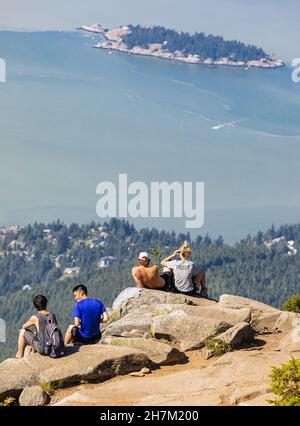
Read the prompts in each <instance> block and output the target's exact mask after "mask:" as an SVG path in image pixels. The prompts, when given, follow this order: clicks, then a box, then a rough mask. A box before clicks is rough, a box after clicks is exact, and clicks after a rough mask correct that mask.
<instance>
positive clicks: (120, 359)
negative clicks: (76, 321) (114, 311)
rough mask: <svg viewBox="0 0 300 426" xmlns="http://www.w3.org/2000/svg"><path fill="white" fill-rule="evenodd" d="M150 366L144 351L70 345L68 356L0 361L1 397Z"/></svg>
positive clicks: (62, 385) (101, 379) (100, 378)
mask: <svg viewBox="0 0 300 426" xmlns="http://www.w3.org/2000/svg"><path fill="white" fill-rule="evenodd" d="M149 365H150V366H151V365H152V363H151V361H150V360H149V358H148V357H147V356H146V355H145V354H144V353H143V352H142V351H139V350H137V349H133V348H131V349H130V348H127V347H116V346H105V345H99V344H98V345H90V346H81V347H80V348H76V347H75V348H68V351H67V354H66V356H65V357H63V358H58V359H51V358H49V357H43V356H40V355H38V354H34V355H32V356H31V357H30V358H29V359H28V360H17V359H8V360H6V361H4V362H2V363H1V364H0V400H3V399H4V398H5V397H7V396H14V397H16V396H18V395H19V394H20V393H21V392H22V390H23V389H25V388H26V387H30V386H35V385H41V386H46V387H47V388H50V389H55V388H56V387H68V386H72V385H74V384H78V383H80V382H82V381H86V382H89V381H97V382H101V381H105V380H108V379H110V378H112V377H114V376H116V375H120V374H127V373H130V372H132V371H139V370H140V369H141V368H143V367H147V366H149Z"/></svg>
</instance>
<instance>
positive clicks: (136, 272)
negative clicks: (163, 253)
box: [132, 251, 170, 290]
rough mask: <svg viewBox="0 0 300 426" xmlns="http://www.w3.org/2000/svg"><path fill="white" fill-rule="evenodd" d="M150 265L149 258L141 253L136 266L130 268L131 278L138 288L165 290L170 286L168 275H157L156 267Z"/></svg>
mask: <svg viewBox="0 0 300 426" xmlns="http://www.w3.org/2000/svg"><path fill="white" fill-rule="evenodd" d="M149 265H150V258H149V255H148V253H147V252H145V251H142V252H141V253H140V254H139V257H138V266H134V267H133V268H132V276H133V278H134V281H135V282H136V285H137V287H138V288H149V289H153V290H167V289H168V288H169V285H170V276H169V275H168V273H164V274H162V275H161V276H160V275H159V269H158V267H157V266H156V265H153V266H149Z"/></svg>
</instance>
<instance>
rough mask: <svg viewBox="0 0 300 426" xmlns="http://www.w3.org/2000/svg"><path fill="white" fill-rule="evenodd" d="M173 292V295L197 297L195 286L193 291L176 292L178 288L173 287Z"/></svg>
mask: <svg viewBox="0 0 300 426" xmlns="http://www.w3.org/2000/svg"><path fill="white" fill-rule="evenodd" d="M173 291H174V293H180V294H185V295H186V296H197V295H199V294H198V293H197V287H196V286H195V287H194V290H191V291H180V290H178V288H176V287H175V286H174V289H173Z"/></svg>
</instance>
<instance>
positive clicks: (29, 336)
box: [24, 330, 40, 352]
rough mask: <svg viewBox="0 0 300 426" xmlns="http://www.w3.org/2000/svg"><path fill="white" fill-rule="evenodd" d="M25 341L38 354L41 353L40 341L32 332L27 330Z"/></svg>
mask: <svg viewBox="0 0 300 426" xmlns="http://www.w3.org/2000/svg"><path fill="white" fill-rule="evenodd" d="M24 339H25V342H26V344H27V345H29V346H32V347H33V348H34V349H35V350H36V351H37V352H40V341H39V339H38V337H37V335H36V334H34V333H33V332H32V331H30V330H25V332H24Z"/></svg>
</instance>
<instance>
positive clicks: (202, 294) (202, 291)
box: [200, 287, 208, 297]
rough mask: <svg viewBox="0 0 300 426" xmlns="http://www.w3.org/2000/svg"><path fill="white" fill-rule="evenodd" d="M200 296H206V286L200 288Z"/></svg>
mask: <svg viewBox="0 0 300 426" xmlns="http://www.w3.org/2000/svg"><path fill="white" fill-rule="evenodd" d="M200 296H201V297H208V291H207V288H206V287H203V288H201V291H200Z"/></svg>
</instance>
